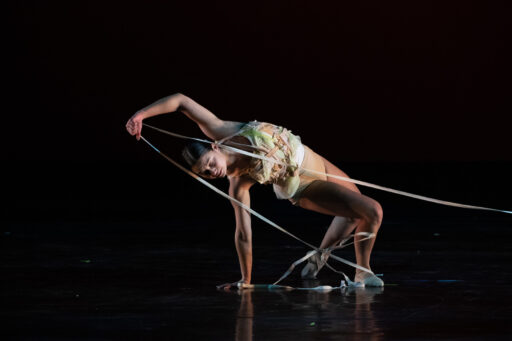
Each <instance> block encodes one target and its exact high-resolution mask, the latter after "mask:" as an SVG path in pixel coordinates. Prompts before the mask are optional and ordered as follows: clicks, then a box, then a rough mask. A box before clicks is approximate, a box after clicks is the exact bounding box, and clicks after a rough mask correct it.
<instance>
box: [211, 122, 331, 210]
mask: <svg viewBox="0 0 512 341" xmlns="http://www.w3.org/2000/svg"><path fill="white" fill-rule="evenodd" d="M234 136H243V137H245V138H246V139H248V140H249V142H250V143H251V146H252V148H253V149H254V153H256V154H259V155H261V156H266V157H268V158H272V159H275V160H277V161H280V162H283V163H286V164H288V165H289V166H288V167H285V166H283V165H279V164H276V163H273V162H269V161H266V160H261V159H257V158H252V159H251V161H250V163H249V167H248V168H247V169H245V170H243V171H242V172H241V173H240V175H248V176H249V177H251V178H252V179H254V180H255V181H257V182H258V183H260V184H270V183H271V184H273V187H274V192H275V194H276V197H277V198H278V199H288V200H290V201H291V202H292V203H293V204H294V205H296V204H297V201H298V199H299V198H300V195H301V193H302V192H303V191H304V189H306V187H308V186H309V184H311V182H313V181H314V180H327V177H326V176H325V175H319V174H313V173H309V172H307V171H304V170H302V169H300V170H299V169H297V168H298V167H299V166H300V167H304V168H306V169H311V170H315V171H319V172H323V173H325V166H324V163H323V160H322V158H321V157H320V156H319V155H318V154H317V153H315V152H314V151H312V150H311V149H310V148H308V147H307V146H305V145H303V144H302V142H301V139H300V137H299V136H296V135H294V134H292V133H291V131H290V130H288V129H286V128H283V127H280V126H276V125H274V124H271V123H265V122H258V121H252V122H249V123H246V124H245V125H244V126H243V127H242V128H241V129H240V131H238V132H237V133H236V134H234V135H232V136H228V137H225V138H224V139H222V140H220V141H218V143H223V142H225V141H229V139H231V138H232V137H234Z"/></svg>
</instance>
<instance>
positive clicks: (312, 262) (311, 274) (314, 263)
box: [300, 253, 325, 279]
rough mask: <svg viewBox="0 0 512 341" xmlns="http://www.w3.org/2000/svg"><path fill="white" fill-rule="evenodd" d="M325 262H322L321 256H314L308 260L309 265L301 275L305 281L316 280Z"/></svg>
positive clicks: (303, 269)
mask: <svg viewBox="0 0 512 341" xmlns="http://www.w3.org/2000/svg"><path fill="white" fill-rule="evenodd" d="M324 264H325V261H322V259H321V257H320V255H319V254H318V253H317V254H314V255H313V256H311V257H309V258H308V262H307V264H306V265H305V266H304V267H303V268H302V271H301V273H300V275H301V277H302V278H303V279H316V275H317V274H318V272H319V271H320V269H322V267H323V266H324Z"/></svg>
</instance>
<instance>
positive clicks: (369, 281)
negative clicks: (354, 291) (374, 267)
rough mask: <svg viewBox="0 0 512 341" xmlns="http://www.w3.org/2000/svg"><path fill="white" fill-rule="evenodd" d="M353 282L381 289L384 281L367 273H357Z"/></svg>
mask: <svg viewBox="0 0 512 341" xmlns="http://www.w3.org/2000/svg"><path fill="white" fill-rule="evenodd" d="M354 282H359V283H361V284H364V286H365V287H383V286H384V281H383V280H382V279H380V278H379V277H377V276H375V275H373V274H371V273H368V272H359V273H357V274H356V277H355V278H354Z"/></svg>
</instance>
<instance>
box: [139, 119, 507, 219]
mask: <svg viewBox="0 0 512 341" xmlns="http://www.w3.org/2000/svg"><path fill="white" fill-rule="evenodd" d="M143 125H145V126H147V127H148V128H152V129H154V130H157V131H159V132H161V133H164V134H167V135H171V136H174V137H178V138H182V139H188V140H193V141H198V142H202V143H214V142H212V141H208V140H203V139H197V138H194V137H189V136H184V135H180V134H176V133H172V132H170V131H166V130H163V129H159V128H156V127H153V126H150V125H148V124H146V123H143ZM218 145H219V146H220V147H221V148H223V149H226V150H230V151H233V152H235V153H239V154H243V155H247V156H250V157H253V158H257V159H261V160H265V161H268V162H273V163H277V164H279V165H282V166H284V167H288V166H289V165H288V164H286V163H284V162H280V161H278V160H275V159H271V158H268V157H265V156H262V155H259V154H255V153H251V152H248V151H245V150H242V149H238V148H235V147H231V146H227V145H224V144H218ZM248 147H250V146H249V145H248ZM297 168H298V169H302V170H304V171H306V172H310V173H314V174H319V175H324V176H328V177H331V178H335V179H339V180H343V181H347V182H351V183H354V184H357V185H361V186H366V187H370V188H375V189H378V190H381V191H386V192H390V193H394V194H398V195H403V196H406V197H410V198H414V199H418V200H423V201H428V202H432V203H436V204H440V205H445V206H453V207H459V208H467V209H473V210H485V211H494V212H501V213H507V214H512V211H506V210H499V209H495V208H489V207H482V206H474V205H466V204H459V203H456V202H452V201H446V200H439V199H435V198H430V197H426V196H423V195H418V194H413V193H409V192H404V191H399V190H396V189H393V188H389V187H384V186H380V185H376V184H372V183H369V182H365V181H360V180H355V179H351V178H347V177H344V176H339V175H335V174H329V173H324V172H319V171H315V170H312V169H307V168H303V167H297Z"/></svg>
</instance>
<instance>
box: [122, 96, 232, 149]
mask: <svg viewBox="0 0 512 341" xmlns="http://www.w3.org/2000/svg"><path fill="white" fill-rule="evenodd" d="M175 111H181V112H183V113H184V114H185V115H187V117H188V118H190V119H191V120H192V121H194V122H195V123H197V125H198V126H199V128H200V129H201V130H202V131H203V133H204V134H205V135H206V136H208V137H209V138H211V139H213V140H220V139H222V138H224V137H226V136H230V135H233V134H235V133H236V132H238V130H239V129H240V128H241V126H242V124H241V123H240V122H234V121H223V120H221V119H220V118H218V117H217V116H215V115H214V114H213V113H212V112H211V111H209V110H208V109H206V108H205V107H203V106H201V105H200V104H199V103H197V102H195V101H194V100H193V99H191V98H189V97H187V96H185V95H183V94H180V93H177V94H174V95H170V96H167V97H164V98H161V99H159V100H158V101H156V102H154V103H152V104H150V105H148V106H147V107H145V108H143V109H141V110H139V111H137V112H136V113H135V114H134V115H133V116H132V117H131V118H130V119H129V120H128V122H127V123H126V129H127V130H128V132H129V133H130V134H132V135H135V136H136V137H137V140H138V139H140V134H141V131H142V120H144V119H146V118H148V117H153V116H157V115H161V114H165V113H170V112H175Z"/></svg>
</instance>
